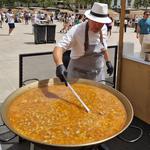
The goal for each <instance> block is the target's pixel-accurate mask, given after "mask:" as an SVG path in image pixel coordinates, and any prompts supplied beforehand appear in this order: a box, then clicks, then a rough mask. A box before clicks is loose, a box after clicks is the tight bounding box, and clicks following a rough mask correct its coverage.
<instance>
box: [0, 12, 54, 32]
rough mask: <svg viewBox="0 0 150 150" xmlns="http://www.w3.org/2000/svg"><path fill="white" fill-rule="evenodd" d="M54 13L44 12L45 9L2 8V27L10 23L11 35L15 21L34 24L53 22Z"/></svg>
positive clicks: (0, 16) (0, 13)
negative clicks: (5, 9)
mask: <svg viewBox="0 0 150 150" xmlns="http://www.w3.org/2000/svg"><path fill="white" fill-rule="evenodd" d="M53 19H54V13H53V12H43V11H32V12H31V11H27V10H17V11H16V10H12V9H8V10H7V11H3V10H0V28H2V27H3V24H4V23H8V26H9V32H8V34H9V35H10V34H11V32H12V31H13V30H14V28H15V23H24V24H25V25H28V24H29V23H32V24H42V23H46V24H50V23H53Z"/></svg>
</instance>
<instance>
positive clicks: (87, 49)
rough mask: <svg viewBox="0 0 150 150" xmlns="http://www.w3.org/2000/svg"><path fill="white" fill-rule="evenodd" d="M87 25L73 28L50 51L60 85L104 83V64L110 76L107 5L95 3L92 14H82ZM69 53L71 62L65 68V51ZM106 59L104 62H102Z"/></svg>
mask: <svg viewBox="0 0 150 150" xmlns="http://www.w3.org/2000/svg"><path fill="white" fill-rule="evenodd" d="M85 16H86V18H87V21H85V22H82V23H80V24H78V25H75V26H73V27H72V28H71V29H70V30H69V31H68V32H67V33H66V34H65V35H64V36H63V39H62V40H60V41H59V42H58V43H57V45H56V47H55V48H54V51H53V57H54V61H55V63H56V66H57V68H56V76H57V77H59V78H60V80H61V81H65V79H64V77H66V76H67V78H68V79H74V78H76V79H77V78H85V79H90V80H94V81H102V80H105V72H104V63H105V62H106V66H107V73H108V74H109V75H112V73H113V66H112V64H111V62H110V60H109V56H108V52H107V44H106V41H107V27H106V25H105V24H106V23H111V19H110V18H109V17H108V5H107V4H103V3H98V2H95V3H94V4H93V6H92V9H91V10H87V11H86V12H85ZM68 49H71V54H70V57H71V60H70V62H69V66H68V68H67V71H66V68H65V66H64V64H63V61H62V56H63V53H64V51H67V50H68ZM104 59H105V61H104Z"/></svg>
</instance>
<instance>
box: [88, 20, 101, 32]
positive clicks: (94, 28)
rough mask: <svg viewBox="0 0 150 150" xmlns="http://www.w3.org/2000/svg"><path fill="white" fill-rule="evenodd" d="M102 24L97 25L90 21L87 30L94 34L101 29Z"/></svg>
mask: <svg viewBox="0 0 150 150" xmlns="http://www.w3.org/2000/svg"><path fill="white" fill-rule="evenodd" d="M103 25H104V23H98V22H95V21H92V20H89V30H90V31H93V32H95V33H97V32H99V31H100V29H101V28H102V27H103Z"/></svg>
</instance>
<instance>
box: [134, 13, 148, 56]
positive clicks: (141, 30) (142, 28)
mask: <svg viewBox="0 0 150 150" xmlns="http://www.w3.org/2000/svg"><path fill="white" fill-rule="evenodd" d="M149 16H150V12H149V11H145V12H144V14H143V18H142V19H140V20H139V22H138V25H137V34H136V37H137V38H138V39H139V41H140V44H141V52H140V56H141V57H143V56H144V49H143V47H144V45H143V44H144V43H143V38H144V36H150V18H149ZM149 39H150V38H149Z"/></svg>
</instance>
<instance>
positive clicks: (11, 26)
mask: <svg viewBox="0 0 150 150" xmlns="http://www.w3.org/2000/svg"><path fill="white" fill-rule="evenodd" d="M6 17H7V21H8V26H9V33H8V34H9V35H10V34H11V32H12V31H13V30H14V28H15V15H14V14H13V12H12V10H11V9H9V10H8V13H7V14H6Z"/></svg>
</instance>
